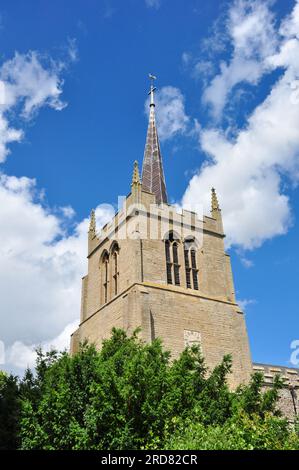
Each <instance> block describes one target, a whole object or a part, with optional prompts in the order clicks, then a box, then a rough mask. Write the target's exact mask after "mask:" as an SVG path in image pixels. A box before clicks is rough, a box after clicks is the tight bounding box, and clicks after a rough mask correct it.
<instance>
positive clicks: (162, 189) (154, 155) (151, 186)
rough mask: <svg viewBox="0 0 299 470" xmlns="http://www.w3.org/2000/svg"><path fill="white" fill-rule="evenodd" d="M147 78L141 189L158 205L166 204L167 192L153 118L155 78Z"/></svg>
mask: <svg viewBox="0 0 299 470" xmlns="http://www.w3.org/2000/svg"><path fill="white" fill-rule="evenodd" d="M149 77H150V79H151V81H152V83H151V88H150V91H149V95H150V114H149V123H148V129H147V136H146V143H145V149H144V157H143V165H142V188H143V189H144V190H145V191H149V192H150V193H153V194H155V196H156V202H157V204H160V203H162V202H165V203H167V192H166V184H165V178H164V171H163V163H162V155H161V150H160V143H159V138H158V131H157V125H156V116H155V101H154V92H155V90H156V88H155V87H154V85H153V81H154V80H155V79H156V77H154V76H153V75H149Z"/></svg>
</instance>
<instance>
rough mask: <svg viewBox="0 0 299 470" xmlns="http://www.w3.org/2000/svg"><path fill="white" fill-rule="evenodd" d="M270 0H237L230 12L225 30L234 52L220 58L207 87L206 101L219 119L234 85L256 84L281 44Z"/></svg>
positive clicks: (204, 100) (204, 97)
mask: <svg viewBox="0 0 299 470" xmlns="http://www.w3.org/2000/svg"><path fill="white" fill-rule="evenodd" d="M271 3H272V2H271V1H270V0H269V1H268V0H266V1H261V0H254V1H252V0H236V1H235V2H234V3H233V5H232V6H231V8H230V9H229V12H228V18H227V21H226V33H227V35H228V37H229V39H230V41H231V47H232V56H231V59H230V60H229V61H221V62H220V66H219V68H220V73H218V74H217V75H216V76H215V77H214V78H213V79H212V81H211V83H210V84H209V86H207V88H206V89H205V92H204V94H203V102H204V103H205V104H208V105H210V108H211V111H212V114H213V116H214V118H216V119H219V118H220V117H221V114H222V111H223V109H224V107H225V105H226V103H227V100H228V98H229V96H230V92H231V91H232V89H233V88H234V87H235V86H236V85H238V84H240V83H242V82H245V83H247V84H248V83H249V84H251V85H257V84H258V83H259V80H260V79H261V77H262V76H263V75H264V73H265V72H267V71H269V70H270V69H271V66H270V63H269V62H268V60H267V58H268V57H269V56H270V55H273V54H274V53H275V51H276V48H277V45H278V35H277V31H276V29H275V19H274V15H273V13H272V12H271V10H270V5H271Z"/></svg>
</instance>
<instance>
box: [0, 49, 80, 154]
mask: <svg viewBox="0 0 299 470" xmlns="http://www.w3.org/2000/svg"><path fill="white" fill-rule="evenodd" d="M70 47H71V51H72V52H71V54H72V56H73V55H74V50H75V49H74V47H75V45H74V44H73V43H72V44H71V46H70ZM69 49H70V48H69ZM43 62H47V63H46V64H43ZM61 68H62V63H61V62H60V63H59V64H58V63H55V62H54V61H53V60H48V61H45V58H43V57H42V56H41V55H40V54H38V53H37V52H35V51H31V52H29V53H28V54H19V53H17V52H16V53H15V56H14V57H13V58H12V59H11V60H7V61H6V62H4V63H3V64H2V65H1V67H0V163H1V162H4V161H5V159H6V157H7V155H8V154H9V144H10V143H11V142H20V141H21V139H22V138H23V130H22V129H16V128H15V127H14V125H13V123H12V121H13V118H14V116H15V115H17V116H18V117H19V118H21V119H24V120H29V119H31V118H32V117H33V116H36V114H37V112H38V110H39V109H40V108H42V107H44V106H49V107H50V108H53V109H55V110H56V111H60V110H62V109H63V108H64V107H65V106H66V103H64V102H63V101H62V100H61V93H62V84H63V80H62V79H61V78H60V72H61Z"/></svg>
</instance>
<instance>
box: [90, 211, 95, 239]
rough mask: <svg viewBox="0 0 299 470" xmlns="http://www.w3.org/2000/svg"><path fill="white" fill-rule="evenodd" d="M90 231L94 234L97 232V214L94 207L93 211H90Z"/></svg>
mask: <svg viewBox="0 0 299 470" xmlns="http://www.w3.org/2000/svg"><path fill="white" fill-rule="evenodd" d="M88 232H89V233H91V234H93V235H95V233H96V214H95V211H94V209H92V211H91V213H90V222H89V230H88Z"/></svg>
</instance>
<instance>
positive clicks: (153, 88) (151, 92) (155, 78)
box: [148, 73, 157, 106]
mask: <svg viewBox="0 0 299 470" xmlns="http://www.w3.org/2000/svg"><path fill="white" fill-rule="evenodd" d="M148 76H149V79H150V81H151V88H150V91H149V92H148V94H149V95H151V103H150V106H155V102H154V92H155V91H156V89H157V88H156V87H155V86H154V80H157V77H155V75H153V74H151V73H149V74H148Z"/></svg>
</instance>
